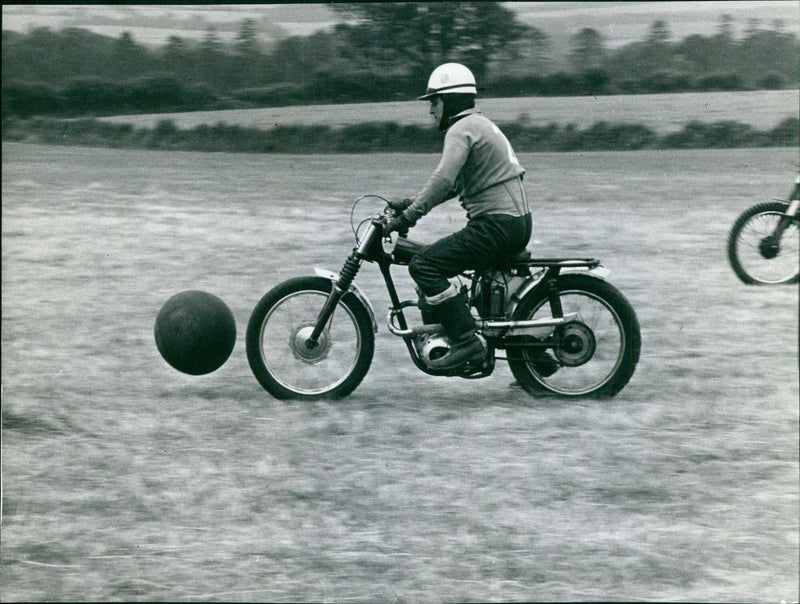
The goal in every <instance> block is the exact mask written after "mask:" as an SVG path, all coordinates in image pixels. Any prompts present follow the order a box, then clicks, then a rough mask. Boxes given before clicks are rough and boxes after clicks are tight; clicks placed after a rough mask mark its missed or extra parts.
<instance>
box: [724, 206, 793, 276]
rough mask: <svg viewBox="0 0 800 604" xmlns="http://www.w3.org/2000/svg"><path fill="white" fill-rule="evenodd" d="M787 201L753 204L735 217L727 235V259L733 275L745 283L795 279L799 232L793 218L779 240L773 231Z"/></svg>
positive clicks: (781, 216)
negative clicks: (784, 202)
mask: <svg viewBox="0 0 800 604" xmlns="http://www.w3.org/2000/svg"><path fill="white" fill-rule="evenodd" d="M786 208H787V205H786V204H783V203H781V202H777V201H776V202H767V203H760V204H757V205H754V206H752V207H750V208H748V209H747V210H745V211H744V212H742V214H741V215H740V216H739V217H738V218H737V219H736V222H734V223H733V227H731V231H730V234H729V236H728V260H729V261H730V263H731V268H733V272H734V273H736V276H737V277H739V279H740V280H741V281H742V282H743V283H747V284H748V285H777V284H780V283H797V280H798V273H800V268H799V266H798V265H799V264H800V233H799V232H798V228H797V220H792V222H791V223H789V224H788V225H787V227H786V229H785V230H784V231H783V233H782V235H781V237H780V240H777V241H776V240H775V239H774V236H773V234H774V233H775V229H776V228H777V226H778V223H779V222H780V221H781V219H782V218H783V217H784V215H785V214H784V213H785V212H786Z"/></svg>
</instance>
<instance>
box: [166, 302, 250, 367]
mask: <svg viewBox="0 0 800 604" xmlns="http://www.w3.org/2000/svg"><path fill="white" fill-rule="evenodd" d="M155 334H156V346H157V347H158V351H159V352H160V353H161V356H162V357H164V360H165V361H166V362H167V363H169V364H170V365H172V366H173V367H174V368H175V369H177V370H178V371H182V372H183V373H188V374H190V375H204V374H206V373H211V372H212V371H216V370H217V369H219V368H220V367H222V365H223V363H225V361H227V360H228V357H229V356H230V355H231V352H232V351H233V345H234V344H235V343H236V322H235V321H234V319H233V313H232V312H231V310H230V309H229V308H228V306H227V305H226V304H225V302H223V301H222V300H220V299H219V298H217V297H216V296H214V295H212V294H209V293H206V292H201V291H195V290H192V291H185V292H181V293H179V294H176V295H174V296H172V297H171V298H170V299H169V300H167V302H166V303H165V304H164V306H163V307H162V308H161V311H160V312H159V313H158V317H156V328H155Z"/></svg>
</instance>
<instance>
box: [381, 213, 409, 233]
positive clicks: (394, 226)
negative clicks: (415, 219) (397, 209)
mask: <svg viewBox="0 0 800 604" xmlns="http://www.w3.org/2000/svg"><path fill="white" fill-rule="evenodd" d="M412 226H414V224H413V223H412V222H409V221H408V220H407V219H406V217H405V216H403V214H397V216H392V217H391V218H390V219H389V220H387V221H386V226H385V227H383V234H384V236H388V235H389V234H390V233H392V232H393V231H398V232H403V231H408V229H410V228H411V227H412Z"/></svg>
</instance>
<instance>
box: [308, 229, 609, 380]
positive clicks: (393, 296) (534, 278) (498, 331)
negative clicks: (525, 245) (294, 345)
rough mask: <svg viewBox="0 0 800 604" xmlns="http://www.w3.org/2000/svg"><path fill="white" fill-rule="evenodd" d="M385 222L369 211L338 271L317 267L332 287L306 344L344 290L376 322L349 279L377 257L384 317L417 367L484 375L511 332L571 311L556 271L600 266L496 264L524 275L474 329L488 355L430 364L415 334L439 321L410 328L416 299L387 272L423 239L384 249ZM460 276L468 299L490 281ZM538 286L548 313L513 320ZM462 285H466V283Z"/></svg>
mask: <svg viewBox="0 0 800 604" xmlns="http://www.w3.org/2000/svg"><path fill="white" fill-rule="evenodd" d="M383 225H384V222H383V219H382V218H380V217H373V218H372V219H371V220H370V224H369V226H368V227H367V232H366V234H365V235H364V237H363V239H361V240H360V241H358V244H357V246H356V247H355V248H354V249H353V251H352V253H351V254H350V256H348V258H347V260H346V261H345V263H344V265H343V266H342V270H341V272H340V273H339V274H338V275H336V274H334V273H328V272H326V271H320V270H317V274H318V275H322V276H325V277H327V278H329V279H330V280H331V282H332V287H331V293H330V295H329V296H328V299H327V300H326V302H325V304H324V305H323V308H322V310H321V311H320V313H319V314H318V316H317V320H316V325H315V327H314V330H313V331H312V334H311V336H310V337H309V338H308V341H307V345H308V346H309V347H314V346H316V345H317V344H318V339H319V336H320V334H321V333H322V332H323V330H324V329H325V326H326V325H327V324H328V323H329V322H330V320H331V318H332V316H333V312H334V310H335V309H336V305H337V304H338V303H339V301H340V300H341V298H342V297H343V296H344V295H345V293H347V292H348V291H352V292H355V294H356V295H357V297H358V298H359V299H360V300H361V302H362V303H363V304H364V305H365V306H366V307H367V310H368V312H369V313H370V315H371V317H372V319H373V323H375V322H374V311H373V310H372V308H371V306H370V304H369V302H368V301H367V300H366V298H365V297H364V296H363V294H361V292H360V290H358V288H357V287H355V286H354V285H353V280H354V279H355V276H356V274H357V273H358V271H359V269H360V268H361V265H362V264H363V262H365V261H367V262H375V263H376V264H377V265H378V268H379V269H380V272H381V275H382V276H383V280H384V284H385V286H386V291H387V292H388V294H389V300H390V302H391V305H390V307H389V319H388V325H389V331H390V332H392V333H393V334H394V335H397V336H399V337H401V338H402V339H403V341H404V342H405V344H406V348H407V349H408V353H409V355H410V356H411V359H412V361H413V362H414V365H416V367H417V368H418V369H420V370H421V371H423V372H425V373H427V374H430V375H445V376H460V377H466V378H480V377H486V376H488V375H490V374H491V373H492V371H493V370H494V366H495V360H496V356H495V350H496V349H498V348H499V349H504V348H506V347H507V346H514V343H513V339H514V337H515V336H525V335H526V333H525V330H529V331H530V330H532V329H541V328H543V327H556V326H558V325H563V324H564V323H567V322H568V321H570V320H572V319H573V317H572V316H566V317H565V316H564V312H563V309H562V307H561V298H560V296H559V290H558V277H559V275H560V274H561V273H562V271H565V270H567V271H573V270H584V271H585V270H589V271H592V272H595V270H596V269H601V267H600V261H599V260H597V259H595V258H536V259H534V258H531V259H527V260H522V261H515V262H513V263H512V264H509V265H508V266H506V267H498V268H496V269H495V270H497V271H501V272H504V273H508V274H512V275H514V276H517V277H522V278H524V281H523V283H522V284H521V285H520V286H519V287H518V288H517V290H516V291H515V292H514V293H513V294H512V296H511V298H510V299H509V301H508V303H506V304H504V307H503V311H504V312H503V317H502V318H501V317H497V318H488V319H487V318H482V319H481V320H479V321H478V322H477V327H478V332H479V333H480V334H481V335H482V336H483V337H484V339H485V341H486V343H487V349H488V354H487V357H486V359H485V360H484V361H483V362H482V363H480V365H479V366H477V365H475V364H469V365H467V366H466V367H462V368H457V369H449V370H436V369H431V368H429V367H428V366H427V364H426V363H425V362H424V361H423V360H422V358H421V357H420V355H419V352H418V351H417V348H416V346H415V345H414V339H415V337H416V336H418V335H420V334H422V333H438V331H440V330H441V325H423V326H422V327H421V328H415V329H410V328H409V326H408V322H407V320H406V317H405V314H404V313H403V309H404V308H408V307H411V306H414V307H416V306H417V303H416V302H413V301H406V302H402V301H401V300H400V297H399V295H398V293H397V288H396V287H395V284H394V278H393V277H392V274H391V266H392V265H398V266H407V265H408V262H409V261H410V259H411V256H412V255H413V253H414V252H416V251H418V250H420V249H422V248H423V247H424V245H422V244H418V243H415V242H412V241H410V240H408V239H406V238H405V237H399V238H398V243H399V242H401V241H402V242H404V243H402V244H401V247H400V249H399V250H398V245H397V244H396V245H395V250H394V251H393V252H392V253H387V252H385V251H384V249H383V245H382V240H383ZM531 268H538V269H541V270H540V271H538V272H536V274H533V273H532V272H531ZM461 276H462V277H464V278H466V279H469V281H470V283H471V286H470V288H469V289H468V290H467V291H468V293H469V296H470V299H473V298H474V297H475V295H476V291H477V287H478V286H479V284H481V283H488V273H485V274H478V273H476V272H474V271H468V272H465V273H463V274H462V275H461ZM596 276H597V277H599V278H602V277H603V276H604V275H603V274H602V272H601V273H600V274H599V275H596ZM542 287H545V288H546V289H547V294H548V300H549V304H550V310H551V318H550V319H545V320H542V319H539V320H531V321H515V320H511V317H512V316H513V314H514V311H515V310H516V307H517V305H518V304H519V303H520V302H521V301H522V300H524V299H525V298H526V297H527V296H528V295H530V294H531V293H533V292H534V290H536V289H539V288H542ZM464 289H465V290H466V286H465V288H464ZM395 318H396V319H397V325H396V326H394V319H395ZM375 327H376V330H377V324H375Z"/></svg>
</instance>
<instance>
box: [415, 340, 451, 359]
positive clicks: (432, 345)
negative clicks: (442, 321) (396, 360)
mask: <svg viewBox="0 0 800 604" xmlns="http://www.w3.org/2000/svg"><path fill="white" fill-rule="evenodd" d="M417 350H418V351H419V356H420V357H421V358H422V360H423V361H425V363H430V362H431V361H435V360H436V359H440V358H442V357H443V356H444V355H446V354H447V351H448V350H450V340H448V339H447V338H446V337H445V336H443V335H427V336H425V337H424V338H422V340H421V342H419V343H418V345H417Z"/></svg>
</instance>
